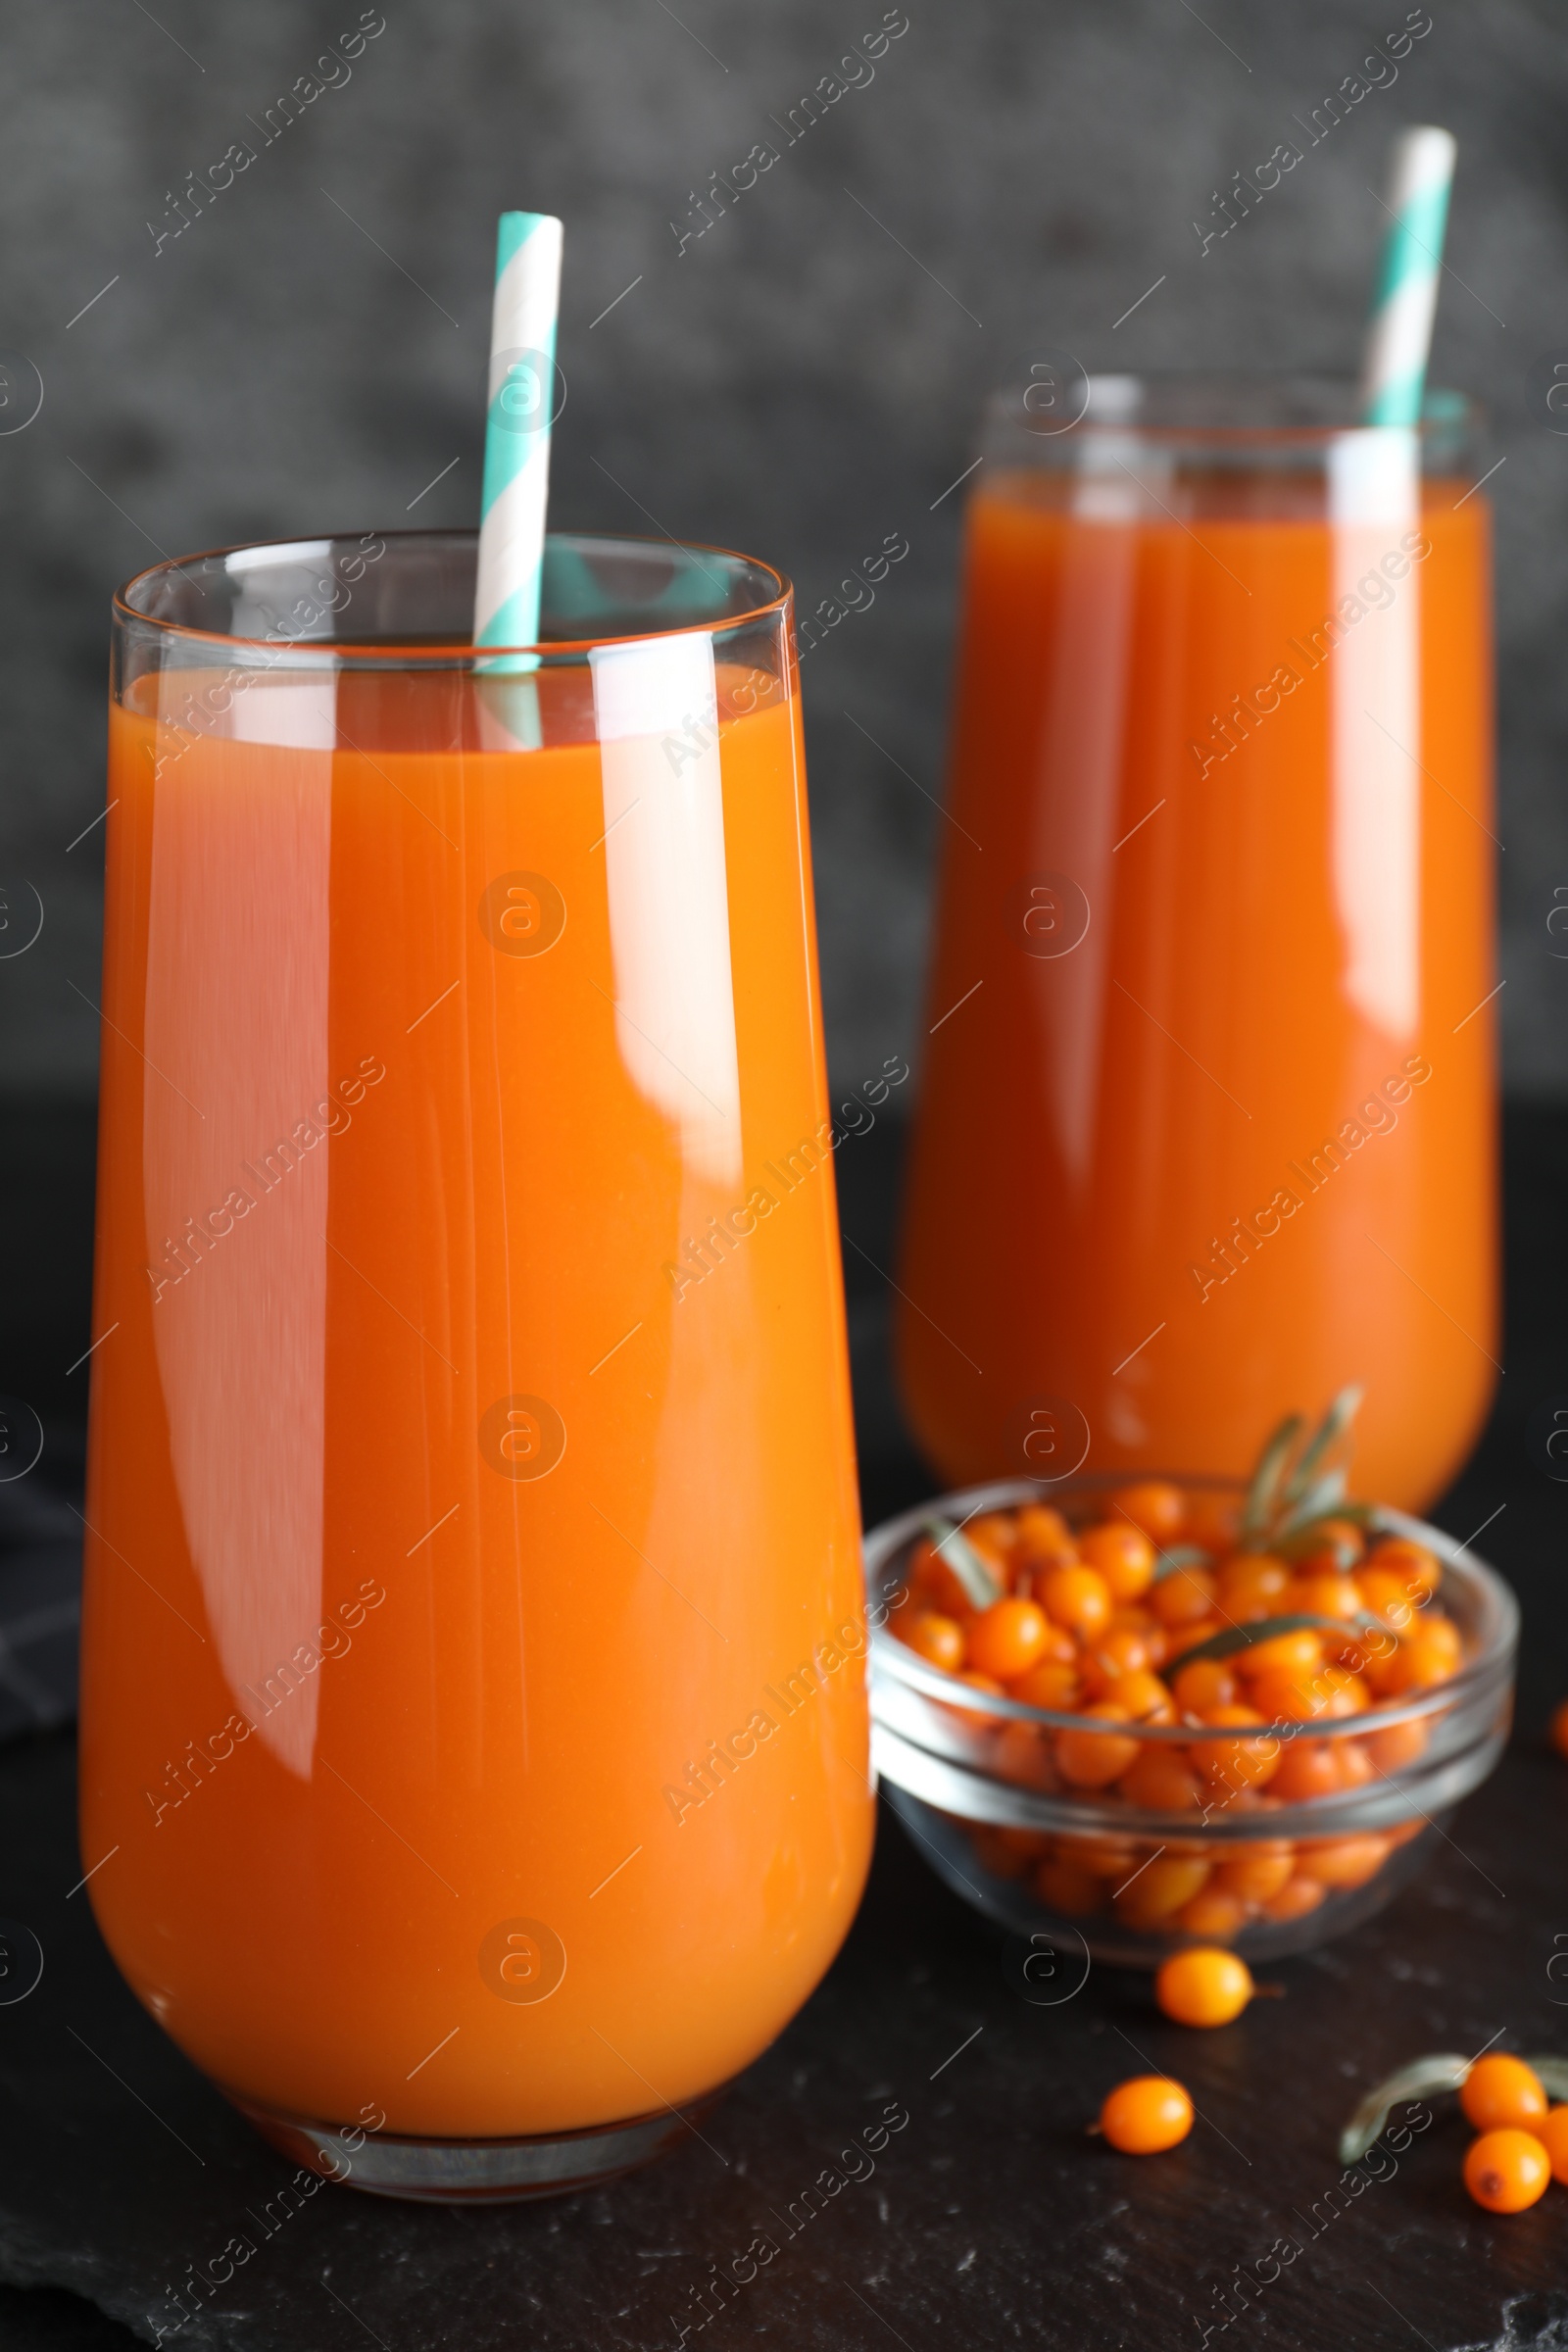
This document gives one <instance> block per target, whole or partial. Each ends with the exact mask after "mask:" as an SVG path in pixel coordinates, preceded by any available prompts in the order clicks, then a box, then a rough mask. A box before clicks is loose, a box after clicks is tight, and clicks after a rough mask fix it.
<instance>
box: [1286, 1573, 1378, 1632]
mask: <svg viewBox="0 0 1568 2352" xmlns="http://www.w3.org/2000/svg"><path fill="white" fill-rule="evenodd" d="M1360 1613H1361V1593H1360V1589H1359V1587H1358V1586H1357V1584H1356V1581H1355V1578H1354V1577H1353V1576H1342V1575H1341V1574H1340V1572H1339V1570H1338V1569H1330V1570H1329V1571H1328V1572H1327V1573H1326V1574H1323V1573H1320V1574H1317V1575H1314V1576H1295V1577H1293V1578H1292V1579H1291V1582H1290V1584H1289V1585H1288V1586H1287V1587H1286V1590H1285V1593H1284V1594H1283V1596H1282V1600H1281V1604H1280V1614H1281V1615H1282V1616H1290V1617H1296V1616H1300V1617H1337V1618H1338V1619H1339V1620H1340V1621H1341V1623H1342V1624H1346V1625H1348V1623H1349V1621H1350V1619H1351V1618H1352V1617H1358V1616H1359V1615H1360Z"/></svg>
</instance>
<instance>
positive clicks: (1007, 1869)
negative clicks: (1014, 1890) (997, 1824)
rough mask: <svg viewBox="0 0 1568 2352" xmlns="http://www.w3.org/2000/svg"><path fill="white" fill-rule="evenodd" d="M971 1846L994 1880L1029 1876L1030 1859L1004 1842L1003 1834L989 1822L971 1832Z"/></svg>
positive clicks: (976, 1858)
mask: <svg viewBox="0 0 1568 2352" xmlns="http://www.w3.org/2000/svg"><path fill="white" fill-rule="evenodd" d="M969 1844H970V1846H971V1848H972V1849H973V1852H974V1858H975V1860H976V1861H977V1862H978V1863H979V1865H980V1867H981V1869H982V1870H988V1871H990V1873H991V1876H992V1877H993V1878H994V1879H1022V1878H1026V1877H1027V1876H1028V1871H1029V1859H1028V1856H1027V1855H1026V1854H1020V1853H1019V1852H1018V1851H1017V1850H1016V1848H1014V1847H1013V1846H1010V1845H1007V1844H1005V1842H1004V1839H1003V1833H1002V1832H1001V1831H1000V1830H997V1829H993V1828H992V1827H991V1825H990V1824H989V1823H988V1822H980V1823H977V1824H976V1826H975V1827H974V1828H973V1829H972V1830H971V1831H970V1832H969Z"/></svg>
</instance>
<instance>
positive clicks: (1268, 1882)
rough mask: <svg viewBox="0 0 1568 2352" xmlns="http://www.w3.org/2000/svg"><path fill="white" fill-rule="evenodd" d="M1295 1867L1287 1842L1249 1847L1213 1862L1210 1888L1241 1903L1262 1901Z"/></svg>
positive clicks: (1282, 1883)
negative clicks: (1220, 1860) (1242, 1851)
mask: <svg viewBox="0 0 1568 2352" xmlns="http://www.w3.org/2000/svg"><path fill="white" fill-rule="evenodd" d="M1295 1868H1296V1859H1295V1856H1294V1854H1293V1852H1292V1850H1291V1848H1290V1847H1289V1846H1288V1845H1283V1844H1282V1845H1280V1846H1278V1847H1266V1846H1251V1847H1249V1848H1248V1850H1247V1851H1246V1852H1244V1853H1240V1854H1231V1855H1230V1856H1229V1857H1228V1858H1227V1859H1226V1860H1225V1861H1223V1862H1219V1863H1216V1864H1215V1866H1214V1879H1213V1885H1214V1890H1215V1892H1216V1893H1222V1894H1233V1895H1235V1896H1236V1897H1237V1899H1238V1901H1240V1902H1244V1903H1266V1902H1267V1901H1268V1899H1269V1897H1270V1895H1274V1894H1278V1892H1279V1890H1280V1888H1281V1887H1283V1886H1284V1885H1285V1883H1286V1881H1287V1880H1288V1879H1289V1878H1290V1876H1291V1873H1292V1872H1293V1871H1294V1870H1295Z"/></svg>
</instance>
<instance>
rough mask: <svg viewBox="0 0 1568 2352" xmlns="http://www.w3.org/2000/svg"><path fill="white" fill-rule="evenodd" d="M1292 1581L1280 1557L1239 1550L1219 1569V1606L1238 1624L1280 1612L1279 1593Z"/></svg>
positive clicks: (1277, 1614)
mask: <svg viewBox="0 0 1568 2352" xmlns="http://www.w3.org/2000/svg"><path fill="white" fill-rule="evenodd" d="M1290 1582H1291V1572H1290V1570H1289V1568H1287V1567H1286V1565H1285V1562H1284V1561H1283V1560H1276V1559H1275V1558H1273V1557H1272V1555H1271V1554H1270V1553H1268V1552H1264V1551H1254V1552H1247V1551H1244V1552H1238V1553H1237V1554H1236V1557H1235V1558H1234V1559H1229V1560H1227V1561H1226V1562H1225V1564H1224V1566H1223V1567H1222V1568H1221V1569H1220V1571H1219V1605H1220V1607H1221V1608H1222V1609H1223V1610H1224V1612H1225V1614H1226V1616H1227V1617H1232V1618H1234V1619H1235V1621H1236V1623H1237V1624H1238V1625H1248V1624H1250V1623H1252V1622H1254V1621H1255V1620H1256V1619H1257V1618H1260V1617H1277V1616H1279V1614H1280V1595H1281V1594H1282V1593H1284V1592H1285V1590H1286V1588H1287V1586H1288V1585H1289V1584H1290Z"/></svg>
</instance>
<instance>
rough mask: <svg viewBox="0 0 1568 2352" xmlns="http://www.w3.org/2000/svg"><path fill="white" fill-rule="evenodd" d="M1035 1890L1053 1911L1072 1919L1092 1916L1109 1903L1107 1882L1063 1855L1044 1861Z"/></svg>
mask: <svg viewBox="0 0 1568 2352" xmlns="http://www.w3.org/2000/svg"><path fill="white" fill-rule="evenodd" d="M1035 1892H1036V1893H1037V1894H1038V1895H1039V1897H1040V1900H1041V1901H1042V1902H1043V1903H1045V1904H1047V1905H1048V1906H1049V1907H1050V1909H1052V1910H1053V1911H1060V1912H1061V1913H1062V1914H1063V1915H1064V1916H1065V1917H1066V1918H1068V1919H1088V1918H1089V1917H1090V1916H1091V1915H1092V1914H1093V1913H1094V1912H1096V1911H1103V1909H1104V1907H1105V1882H1104V1880H1103V1878H1101V1877H1100V1876H1099V1875H1098V1874H1097V1873H1096V1872H1095V1871H1092V1870H1085V1869H1084V1867H1083V1865H1082V1863H1079V1862H1068V1861H1065V1860H1063V1859H1062V1858H1061V1857H1059V1856H1058V1857H1057V1858H1055V1859H1054V1860H1053V1861H1048V1862H1042V1863H1041V1865H1040V1867H1039V1869H1038V1870H1037V1871H1036V1872H1035Z"/></svg>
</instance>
